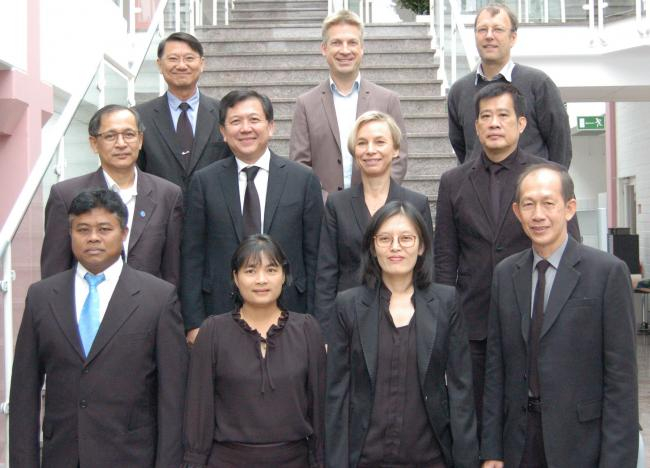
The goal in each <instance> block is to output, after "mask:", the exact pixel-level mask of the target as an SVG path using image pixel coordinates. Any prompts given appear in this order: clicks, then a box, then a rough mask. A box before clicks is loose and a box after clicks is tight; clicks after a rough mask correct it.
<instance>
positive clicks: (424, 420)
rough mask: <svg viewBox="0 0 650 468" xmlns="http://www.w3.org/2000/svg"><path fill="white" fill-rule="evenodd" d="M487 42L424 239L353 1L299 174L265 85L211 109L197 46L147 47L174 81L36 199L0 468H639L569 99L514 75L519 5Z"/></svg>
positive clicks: (627, 316) (618, 265) (304, 113)
mask: <svg viewBox="0 0 650 468" xmlns="http://www.w3.org/2000/svg"><path fill="white" fill-rule="evenodd" d="M475 35H476V44H477V48H478V50H479V55H480V56H481V63H480V65H479V66H478V69H477V71H476V72H472V73H470V74H469V75H468V76H466V77H464V78H462V79H461V80H459V81H458V82H457V83H456V84H454V86H453V87H452V89H451V91H450V94H449V100H448V103H449V122H450V139H451V141H452V145H453V147H454V150H455V151H456V154H457V156H458V159H459V162H461V163H462V164H460V165H459V166H458V167H456V168H454V169H451V170H449V171H447V172H446V173H444V174H443V176H442V179H441V182H440V188H439V192H438V197H437V202H436V203H437V206H436V217H435V236H434V228H433V223H432V218H431V211H430V205H429V200H428V199H427V197H426V196H425V195H423V194H420V193H416V192H414V191H411V190H409V189H407V188H405V187H402V186H401V185H400V183H401V180H402V178H403V177H404V174H405V172H406V163H407V154H408V147H407V141H406V140H407V139H406V131H405V130H406V129H405V125H404V119H403V117H402V115H401V111H400V107H399V98H398V96H397V95H396V94H395V93H393V92H391V91H388V90H386V89H384V88H382V87H380V86H378V85H376V84H374V83H372V82H370V81H368V80H366V79H365V78H364V79H362V78H361V75H360V71H359V70H360V64H361V59H362V57H363V25H362V23H361V21H360V20H359V18H358V17H357V16H356V15H355V14H354V13H351V12H348V11H345V10H343V11H341V12H338V13H335V14H333V15H330V16H329V17H328V18H326V20H325V21H324V23H323V41H322V45H321V51H322V53H323V55H324V57H325V58H326V60H327V63H328V67H329V72H330V76H329V79H328V80H327V81H325V82H324V83H322V84H321V85H319V86H317V87H315V88H314V89H313V90H311V91H309V92H307V93H306V94H304V95H302V96H300V97H298V99H297V103H296V107H295V114H294V119H293V124H292V130H291V142H290V155H289V158H288V159H287V158H283V157H281V156H278V155H276V154H275V153H274V152H273V151H271V150H270V148H269V141H270V140H271V138H272V136H273V132H274V118H273V106H272V103H271V101H270V100H269V98H268V97H266V96H264V95H262V94H259V93H257V92H255V91H251V90H234V91H231V92H230V93H228V94H227V95H226V96H224V97H223V98H222V99H221V100H220V102H219V101H216V100H214V99H212V98H210V97H208V96H206V95H204V94H203V93H201V92H199V89H198V86H197V83H198V81H199V77H200V75H201V72H202V71H203V66H204V58H203V48H202V45H201V43H200V42H199V41H198V40H197V39H196V38H194V37H193V36H190V35H188V34H184V33H173V34H171V35H170V36H168V37H167V38H165V39H164V40H163V41H161V43H160V45H159V48H158V66H159V70H160V72H161V74H162V75H163V77H164V79H165V81H166V83H167V86H168V91H167V93H165V94H164V95H163V96H161V97H159V98H156V99H154V100H152V101H149V102H146V103H143V104H140V105H138V106H136V107H135V108H127V107H123V106H119V105H108V106H105V107H103V108H102V109H100V110H98V111H97V112H96V113H95V115H94V116H93V117H92V118H91V120H90V122H89V125H88V133H89V142H90V146H91V148H92V150H93V151H94V152H95V153H97V154H98V156H99V160H100V166H101V167H100V168H99V169H98V170H97V171H95V172H93V173H91V174H87V175H84V176H81V177H77V178H73V179H70V180H66V181H63V182H60V183H58V184H55V185H54V186H53V187H52V190H51V192H50V196H49V199H48V202H47V205H46V211H45V237H44V242H43V249H42V255H41V272H42V276H43V280H42V281H40V282H37V283H35V284H33V285H32V286H31V287H30V289H29V291H28V294H27V299H26V306H25V313H24V316H23V319H22V323H21V327H20V331H19V334H18V340H17V343H16V351H15V361H14V367H13V377H12V386H11V396H10V407H11V418H10V433H9V437H10V439H9V440H10V442H9V443H10V457H11V466H12V467H17V468H23V467H39V466H43V467H44V468H45V467H56V468H59V467H60V468H90V467H93V468H94V467H98V468H104V467H118V466H119V467H125V468H130V467H133V468H143V467H154V466H155V467H170V468H171V467H175V468H178V467H184V468H201V467H206V466H207V467H220V468H221V467H225V468H228V467H259V468H261V467H286V468H293V467H295V468H303V467H325V466H327V467H330V468H343V467H359V468H374V467H377V468H381V467H386V468H388V467H390V468H397V467H400V468H409V467H410V468H445V467H446V468H451V467H468V468H469V467H477V466H480V465H481V464H483V467H484V468H500V467H503V466H505V467H524V468H526V467H530V468H532V467H547V466H549V467H572V468H573V467H585V468H587V467H595V466H617V467H621V468H623V467H633V466H635V465H636V458H637V449H638V445H637V444H638V440H637V438H638V429H639V427H638V407H637V406H638V403H637V398H638V397H637V378H636V364H635V349H634V329H635V317H634V311H633V307H632V291H631V286H630V279H629V273H628V271H627V269H626V267H625V264H624V263H623V262H622V261H620V260H618V259H616V258H615V257H613V256H611V255H609V254H606V253H603V252H600V251H597V250H594V249H591V248H588V247H586V246H583V245H582V244H580V233H579V228H578V223H577V220H576V217H575V213H576V200H575V195H574V193H573V192H574V191H573V183H572V181H571V178H570V177H569V175H568V173H567V167H568V165H569V163H570V159H571V146H570V140H569V135H570V129H569V127H568V119H567V116H566V111H565V110H564V107H563V105H562V102H561V99H560V96H559V93H558V90H557V88H556V87H555V85H554V84H553V83H552V81H551V80H550V79H549V78H548V77H547V76H546V75H544V74H543V73H542V72H541V71H539V70H535V69H532V68H529V67H524V66H521V65H518V64H514V63H513V62H512V61H511V59H510V48H511V47H512V46H513V45H514V43H515V40H516V36H517V22H516V18H515V16H514V15H513V14H512V13H511V12H510V11H509V10H508V9H507V7H504V6H503V5H489V6H487V7H484V8H483V9H481V10H480V11H479V12H478V14H477V17H476V21H475ZM549 160H550V161H549ZM310 168H311V169H310ZM45 381H46V391H45V396H44V399H45V410H44V417H43V419H42V422H41V414H40V413H41V391H42V389H43V386H44V383H45ZM41 428H42V430H41ZM41 433H42V447H41V443H40V440H39V435H40V434H41Z"/></svg>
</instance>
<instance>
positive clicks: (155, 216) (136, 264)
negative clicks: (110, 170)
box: [41, 168, 183, 285]
mask: <svg viewBox="0 0 650 468" xmlns="http://www.w3.org/2000/svg"><path fill="white" fill-rule="evenodd" d="M92 188H103V189H105V188H107V186H106V179H105V178H104V174H103V172H102V168H99V169H98V170H97V171H95V172H91V173H90V174H85V175H82V176H80V177H75V178H73V179H68V180H64V181H63V182H59V183H58V184H55V185H53V186H52V189H51V191H50V196H49V198H48V199H47V205H46V206H45V236H44V238H43V249H42V250H41V277H42V278H47V277H48V276H52V275H54V274H56V273H59V272H61V271H65V270H67V269H69V268H71V267H72V266H74V265H75V264H76V260H75V258H74V256H73V255H72V248H71V246H70V223H69V222H68V209H69V208H70V204H71V203H72V200H73V199H74V197H76V196H77V195H78V194H79V192H81V191H83V190H87V189H92ZM137 189H138V195H137V197H136V199H135V210H134V211H135V213H134V214H133V223H132V225H131V235H130V237H129V254H128V257H127V262H128V264H129V265H130V266H132V267H133V268H135V269H137V270H142V271H146V272H147V273H151V274H152V275H154V276H158V277H159V278H162V279H164V280H165V281H169V282H170V283H172V284H174V285H178V281H179V279H180V263H181V260H180V255H181V250H180V249H181V230H182V225H183V195H182V193H181V190H180V189H179V188H178V187H176V186H175V185H174V184H171V183H170V182H168V181H166V180H163V179H161V178H159V177H156V176H152V175H150V174H146V173H143V172H142V171H140V172H138V187H137Z"/></svg>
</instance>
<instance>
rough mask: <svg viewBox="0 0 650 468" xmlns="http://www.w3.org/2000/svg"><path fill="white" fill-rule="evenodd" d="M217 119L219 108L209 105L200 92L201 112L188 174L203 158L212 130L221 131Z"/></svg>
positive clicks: (197, 121)
mask: <svg viewBox="0 0 650 468" xmlns="http://www.w3.org/2000/svg"><path fill="white" fill-rule="evenodd" d="M217 120H218V116H217V110H216V109H214V108H213V107H211V106H210V105H209V103H208V102H207V101H206V100H205V98H204V97H203V94H199V112H198V114H197V116H196V131H195V132H194V145H193V148H192V154H191V159H190V164H189V167H188V169H187V173H188V174H191V173H192V172H193V171H194V167H195V166H196V165H197V163H198V162H199V159H201V155H202V154H203V151H204V150H205V146H206V145H207V144H208V140H209V139H210V135H211V134H212V132H218V131H219V130H218V129H217Z"/></svg>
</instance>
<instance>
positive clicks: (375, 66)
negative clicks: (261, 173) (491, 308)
mask: <svg viewBox="0 0 650 468" xmlns="http://www.w3.org/2000/svg"><path fill="white" fill-rule="evenodd" d="M235 7H236V9H235V10H231V12H230V13H231V15H230V25H229V26H217V27H203V28H200V29H197V36H198V37H199V39H200V40H201V42H202V43H203V46H204V49H205V56H206V66H205V71H204V72H203V75H202V77H201V82H200V86H201V90H202V91H203V92H205V93H206V94H209V95H210V96H213V97H215V98H221V97H222V96H224V95H225V94H226V93H227V92H228V91H230V90H232V89H235V88H251V89H255V90H257V91H258V92H261V93H264V94H266V95H268V96H269V97H270V98H271V100H272V102H273V108H274V112H275V125H276V131H275V135H274V136H273V139H272V140H271V144H270V146H271V148H272V149H273V150H274V151H275V152H276V153H278V154H280V155H282V156H288V154H289V134H290V130H291V118H292V116H293V108H294V105H295V102H296V98H297V97H298V96H299V95H300V94H302V93H304V92H305V91H307V90H309V89H311V88H313V87H314V86H316V85H317V84H318V83H320V82H321V81H323V80H325V79H327V77H328V69H327V64H326V62H325V59H324V58H323V57H322V55H321V53H320V42H321V29H320V26H321V22H322V20H323V19H324V18H325V16H326V14H327V1H323V0H288V1H280V2H278V1H269V0H238V1H237V2H236V3H235ZM430 43H431V39H430V37H429V36H428V26H427V25H425V24H416V23H398V24H371V25H367V26H366V32H365V42H364V49H365V54H364V58H363V62H362V64H361V73H362V75H363V76H364V77H365V78H368V79H369V80H371V81H373V82H375V83H377V84H379V85H381V86H384V87H386V88H388V89H391V90H393V91H395V92H396V93H398V94H399V96H400V98H401V106H402V113H403V114H404V118H405V121H406V129H407V134H408V144H409V160H408V172H407V174H406V178H405V180H404V183H403V185H404V186H406V187H408V188H411V189H413V190H416V191H418V192H421V193H424V194H426V195H427V196H428V197H429V200H430V203H431V204H432V207H433V206H434V205H435V203H434V202H435V197H436V196H437V193H438V182H439V179H440V175H441V174H442V173H443V172H444V171H445V170H447V169H449V168H450V167H453V166H454V165H455V163H456V162H455V161H456V158H455V156H454V155H453V151H452V149H451V146H450V144H449V140H448V134H447V115H446V101H445V98H443V97H441V96H440V95H441V92H440V85H441V83H440V81H439V80H437V79H435V76H436V75H437V70H436V68H437V66H436V65H434V51H432V50H431V47H430Z"/></svg>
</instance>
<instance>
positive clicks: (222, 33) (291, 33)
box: [196, 4, 431, 43]
mask: <svg viewBox="0 0 650 468" xmlns="http://www.w3.org/2000/svg"><path fill="white" fill-rule="evenodd" d="M238 5H239V4H238ZM196 31H197V35H199V36H200V37H201V39H202V41H203V42H204V43H206V42H212V41H220V40H228V39H230V38H233V37H236V38H240V39H248V38H254V39H259V38H261V37H263V38H265V39H268V40H271V39H289V38H301V39H318V40H321V26H320V25H310V24H297V25H296V24H294V25H291V26H274V27H270V26H269V25H268V24H251V25H238V26H233V25H229V26H225V27H224V26H216V27H215V26H202V27H198V28H197V29H196ZM387 35H390V36H392V37H403V36H418V37H428V38H429V39H431V38H430V36H429V26H428V25H426V24H423V23H390V24H381V23H375V24H368V25H366V26H365V28H364V36H365V39H366V41H368V40H370V39H372V38H373V37H377V36H387Z"/></svg>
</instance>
